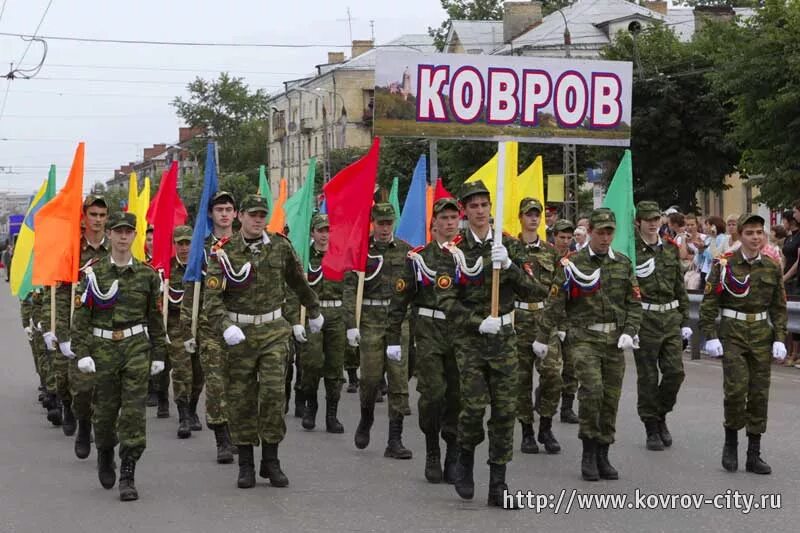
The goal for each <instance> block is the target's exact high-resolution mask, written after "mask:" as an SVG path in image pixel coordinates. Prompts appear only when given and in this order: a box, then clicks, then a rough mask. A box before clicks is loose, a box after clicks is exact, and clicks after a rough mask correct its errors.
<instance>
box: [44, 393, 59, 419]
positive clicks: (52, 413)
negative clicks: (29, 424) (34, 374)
mask: <svg viewBox="0 0 800 533" xmlns="http://www.w3.org/2000/svg"><path fill="white" fill-rule="evenodd" d="M47 420H48V421H49V422H50V423H51V424H53V425H54V426H60V425H61V422H62V419H61V399H60V398H59V397H58V396H56V395H55V394H51V395H50V407H49V408H48V409H47Z"/></svg>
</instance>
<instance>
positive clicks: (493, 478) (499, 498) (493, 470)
mask: <svg viewBox="0 0 800 533" xmlns="http://www.w3.org/2000/svg"><path fill="white" fill-rule="evenodd" d="M508 492H509V490H508V485H506V465H496V464H494V463H489V498H488V500H487V502H486V503H487V504H488V505H489V507H500V508H501V509H519V508H520V507H519V506H518V505H517V502H516V498H514V497H513V496H512V497H511V499H510V500H508V501H506V498H505V495H506V493H508Z"/></svg>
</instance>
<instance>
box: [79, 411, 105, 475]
mask: <svg viewBox="0 0 800 533" xmlns="http://www.w3.org/2000/svg"><path fill="white" fill-rule="evenodd" d="M91 440H92V422H91V421H89V420H85V419H83V418H81V419H79V420H78V434H77V435H76V436H75V457H77V458H78V459H86V458H87V457H89V453H91V450H92V444H91ZM111 453H112V459H113V453H114V450H111ZM111 486H112V487H113V486H114V485H113V484H112V485H111Z"/></svg>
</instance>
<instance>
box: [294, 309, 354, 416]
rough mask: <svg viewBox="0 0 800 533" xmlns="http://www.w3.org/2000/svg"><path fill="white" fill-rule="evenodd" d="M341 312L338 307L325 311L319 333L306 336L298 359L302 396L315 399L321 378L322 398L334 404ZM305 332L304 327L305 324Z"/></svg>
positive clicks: (341, 341) (343, 341)
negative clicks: (305, 341)
mask: <svg viewBox="0 0 800 533" xmlns="http://www.w3.org/2000/svg"><path fill="white" fill-rule="evenodd" d="M343 315H344V313H343V309H342V308H341V307H329V308H325V324H324V325H323V326H322V331H320V332H319V333H310V332H309V333H308V342H307V343H306V344H305V346H303V355H302V358H301V360H300V366H301V367H302V371H301V373H302V385H301V388H302V390H303V394H305V397H306V398H311V397H316V396H317V389H318V388H319V381H320V380H321V379H324V382H325V398H326V399H329V400H335V401H338V400H339V397H340V396H341V392H342V383H344V379H343V377H342V367H343V365H344V346H345V344H347V338H346V336H345V325H344V316H343ZM306 331H308V325H306Z"/></svg>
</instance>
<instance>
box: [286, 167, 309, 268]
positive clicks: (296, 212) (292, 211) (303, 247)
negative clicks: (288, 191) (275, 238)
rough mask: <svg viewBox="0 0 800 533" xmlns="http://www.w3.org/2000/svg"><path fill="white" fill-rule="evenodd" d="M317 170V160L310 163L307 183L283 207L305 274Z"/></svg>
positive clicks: (291, 238)
mask: <svg viewBox="0 0 800 533" xmlns="http://www.w3.org/2000/svg"><path fill="white" fill-rule="evenodd" d="M316 169H317V158H316V157H312V158H311V160H310V161H309V162H308V174H306V181H305V183H303V186H302V187H300V188H299V189H298V190H297V191H296V192H295V193H294V194H293V195H292V196H291V197H290V198H289V199H288V200H286V203H285V204H284V205H283V210H284V211H285V212H286V224H287V225H288V226H289V240H290V241H292V246H294V249H295V251H296V252H297V255H298V256H299V257H300V261H301V262H302V263H303V272H306V271H308V254H309V244H310V240H311V216H312V215H313V214H314V176H315V174H316Z"/></svg>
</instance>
